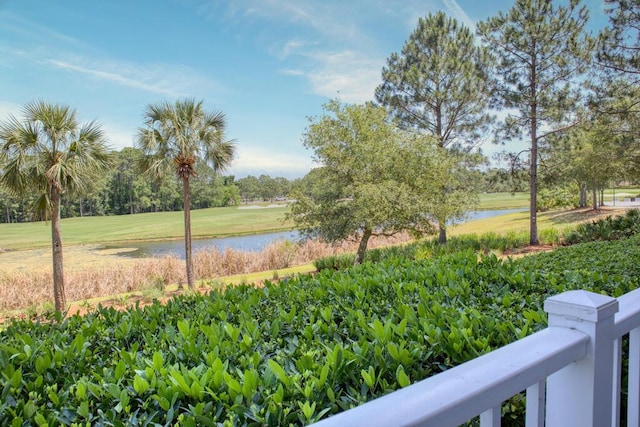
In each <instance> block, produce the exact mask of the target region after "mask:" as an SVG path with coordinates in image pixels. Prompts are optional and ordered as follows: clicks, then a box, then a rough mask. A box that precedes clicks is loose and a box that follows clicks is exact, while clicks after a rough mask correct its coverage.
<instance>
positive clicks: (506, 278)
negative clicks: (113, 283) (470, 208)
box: [0, 238, 640, 426]
mask: <svg viewBox="0 0 640 427" xmlns="http://www.w3.org/2000/svg"><path fill="white" fill-rule="evenodd" d="M637 259H640V240H639V239H638V238H632V239H628V240H624V241H619V242H599V243H596V244H590V245H577V246H573V247H568V248H561V249H559V250H557V251H554V252H553V253H550V254H542V255H537V256H532V257H528V258H524V259H521V260H516V261H501V260H498V259H497V258H496V257H495V256H493V255H490V256H486V257H484V258H482V259H481V260H480V261H478V256H477V254H476V253H474V252H473V251H471V250H469V251H464V252H460V253H457V254H451V255H444V256H442V257H440V258H435V259H423V260H417V261H410V260H409V259H408V258H407V257H402V256H393V257H389V258H388V259H386V261H383V262H380V263H375V264H374V263H370V262H369V263H365V264H364V265H361V266H358V267H355V268H350V269H348V270H346V271H340V272H338V271H329V270H325V271H322V272H320V273H318V274H316V275H315V277H312V276H307V275H305V276H299V277H293V278H290V279H287V280H285V281H284V282H281V283H279V284H277V285H274V284H271V283H266V284H265V286H264V288H252V287H248V286H239V287H232V288H228V289H227V290H225V291H224V293H218V292H212V293H211V294H209V295H205V296H198V295H193V296H184V297H178V298H176V299H175V300H173V301H170V302H168V303H167V304H166V306H161V305H158V304H154V305H151V306H148V307H145V308H135V309H131V310H128V311H123V312H120V311H116V310H114V309H110V308H100V309H98V310H97V311H96V312H94V313H91V314H88V315H86V316H85V317H79V316H73V317H71V318H69V319H67V320H65V321H63V322H61V323H59V324H57V323H52V324H41V323H40V324H39V323H36V324H32V323H29V322H26V321H14V322H12V323H11V324H9V325H7V328H6V329H5V330H4V331H2V332H1V333H0V366H1V368H2V375H0V425H2V426H4V425H12V426H13V425H15V426H19V425H49V426H54V425H87V424H89V425H104V426H108V425H113V426H124V425H175V424H178V425H229V426H231V425H271V426H276V425H300V424H308V423H310V422H312V421H315V420H318V419H320V418H322V417H326V416H328V415H329V414H332V413H336V412H339V411H342V410H345V409H348V408H350V407H353V406H355V405H358V404H361V403H363V402H365V401H367V400H370V399H372V398H374V397H377V396H380V395H382V394H384V393H388V392H390V391H392V390H395V389H398V388H400V387H404V386H406V385H408V384H409V383H410V382H414V381H417V380H420V379H423V378H426V377H428V376H430V375H433V374H436V373H438V372H440V371H442V370H444V369H448V368H449V367H451V366H454V365H456V364H459V363H462V362H464V361H466V360H469V359H471V358H474V357H476V356H478V355H480V354H483V353H486V352H488V351H491V350H492V349H495V348H497V347H499V346H502V345H504V344H506V343H509V342H512V341H514V340H516V339H518V338H520V337H523V336H525V335H528V334H530V333H531V332H532V331H535V330H538V329H540V328H543V327H544V324H545V321H544V319H545V314H544V313H543V311H542V305H543V301H544V299H545V298H546V297H547V296H549V295H552V294H556V293H559V292H562V291H564V290H567V289H580V288H584V289H590V290H593V291H596V292H604V293H607V294H610V295H619V294H622V293H624V292H627V291H628V290H630V289H633V288H635V287H637V285H638V279H637V277H640V276H639V275H638V266H637V265H636V264H635V263H633V262H632V260H637ZM521 404H522V402H521V401H520V400H519V398H516V399H515V400H514V401H512V403H511V404H509V405H505V408H504V411H505V417H506V419H505V420H504V421H503V424H504V425H518V424H519V423H520V422H521V420H520V419H518V418H517V417H518V416H519V413H520V412H519V411H520V409H521Z"/></svg>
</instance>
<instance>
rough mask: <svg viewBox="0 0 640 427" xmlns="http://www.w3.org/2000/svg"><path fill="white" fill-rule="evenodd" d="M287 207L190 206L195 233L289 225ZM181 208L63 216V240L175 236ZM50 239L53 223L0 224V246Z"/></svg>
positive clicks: (8, 247)
mask: <svg viewBox="0 0 640 427" xmlns="http://www.w3.org/2000/svg"><path fill="white" fill-rule="evenodd" d="M287 210H288V209H287V208H286V207H278V208H262V209H255V208H254V209H251V208H249V209H247V208H244V207H243V208H238V207H230V208H210V209H198V210H193V211H191V231H192V234H193V237H194V238H198V237H226V236H233V235H243V234H256V233H266V232H270V231H279V230H287V229H291V225H290V224H286V223H284V222H283V218H284V214H285V213H286V212H287ZM183 221H184V217H183V213H182V212H159V213H144V214H136V215H119V216H104V217H83V218H66V219H63V220H62V238H63V242H64V244H65V245H77V244H95V243H112V242H118V243H121V242H127V241H140V240H161V239H179V238H182V237H183V236H184V222H183ZM50 244H51V223H50V222H37V223H21V224H0V248H1V249H4V250H11V249H26V248H38V247H45V246H49V245H50Z"/></svg>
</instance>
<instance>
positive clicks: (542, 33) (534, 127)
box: [478, 0, 594, 245]
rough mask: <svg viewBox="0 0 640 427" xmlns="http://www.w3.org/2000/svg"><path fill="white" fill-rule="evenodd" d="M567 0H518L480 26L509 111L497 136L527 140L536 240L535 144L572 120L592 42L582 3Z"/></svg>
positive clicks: (532, 234) (532, 235)
mask: <svg viewBox="0 0 640 427" xmlns="http://www.w3.org/2000/svg"><path fill="white" fill-rule="evenodd" d="M579 4H580V2H579V0H570V1H569V4H568V5H567V6H566V7H563V6H559V7H554V5H553V2H552V1H551V0H516V2H515V4H514V6H513V7H512V8H511V9H510V10H509V11H508V12H507V13H506V14H505V13H502V12H499V13H498V14H497V15H496V16H495V17H493V18H490V19H488V20H487V21H485V22H482V23H480V24H479V25H478V33H479V34H480V35H481V36H482V38H483V39H484V41H485V42H486V44H487V45H488V47H489V48H490V50H491V52H493V53H494V54H495V55H496V56H497V58H498V64H497V68H496V74H497V75H496V77H497V78H496V81H497V84H498V94H499V95H500V98H501V99H502V101H503V104H502V105H503V106H504V107H505V108H508V109H509V114H508V116H507V117H506V119H505V121H504V123H503V124H502V126H501V127H500V132H499V133H498V138H499V139H500V140H501V141H502V142H504V141H510V140H520V139H521V138H522V137H523V136H524V135H525V134H528V136H529V140H530V149H529V156H530V161H529V163H530V165H529V178H530V193H531V194H530V197H531V202H530V234H529V241H530V244H532V245H537V244H538V243H539V239H538V225H537V212H536V211H537V192H538V148H539V145H540V144H541V143H543V142H544V140H545V138H547V137H548V136H549V135H552V134H554V133H558V132H560V131H561V130H563V129H566V128H568V127H570V126H571V124H572V123H575V117H574V116H573V114H572V113H574V112H575V111H576V108H575V107H576V105H577V104H578V101H579V96H580V91H579V89H578V86H577V83H576V82H577V79H578V78H579V76H580V75H581V74H582V73H583V72H585V71H586V70H587V68H588V65H589V59H590V57H591V55H592V49H593V45H594V43H593V41H592V39H591V38H590V37H589V36H588V35H586V34H585V33H584V26H585V24H586V23H587V20H588V12H587V9H586V7H580V6H579Z"/></svg>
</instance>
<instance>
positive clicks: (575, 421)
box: [544, 291, 618, 427]
mask: <svg viewBox="0 0 640 427" xmlns="http://www.w3.org/2000/svg"><path fill="white" fill-rule="evenodd" d="M544 310H545V311H546V312H547V313H548V314H549V327H564V328H570V329H575V330H578V331H581V332H584V333H586V334H587V335H589V337H590V340H589V345H588V349H587V355H586V356H585V357H583V358H582V359H579V360H577V361H576V362H574V363H572V364H570V365H568V366H567V367H565V368H563V369H561V370H559V371H558V372H556V373H555V374H553V375H551V376H549V378H548V379H547V408H546V414H547V419H546V425H547V427H566V426H581V427H589V426H591V427H602V426H607V425H610V424H611V414H612V412H611V411H612V408H611V395H612V387H613V341H614V339H615V334H614V328H613V327H614V314H615V313H616V312H617V311H618V301H617V300H616V299H614V298H611V297H608V296H605V295H600V294H596V293H593V292H587V291H568V292H564V293H562V294H560V295H556V296H553V297H551V298H548V299H547V300H546V301H545V303H544Z"/></svg>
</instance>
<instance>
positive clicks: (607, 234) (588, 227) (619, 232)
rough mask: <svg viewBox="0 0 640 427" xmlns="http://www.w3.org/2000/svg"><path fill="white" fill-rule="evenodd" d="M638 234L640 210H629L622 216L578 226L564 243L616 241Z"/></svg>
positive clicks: (639, 229)
mask: <svg viewBox="0 0 640 427" xmlns="http://www.w3.org/2000/svg"><path fill="white" fill-rule="evenodd" d="M638 233H640V210H638V209H630V210H628V211H627V212H626V214H624V215H619V216H616V217H613V216H608V217H606V218H604V219H600V220H597V221H592V222H590V223H584V224H579V225H578V226H577V227H576V228H575V229H574V230H573V231H570V232H569V233H567V235H566V237H565V243H567V244H575V243H585V242H593V241H599V240H618V239H623V238H626V237H631V236H634V235H636V234H638Z"/></svg>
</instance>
